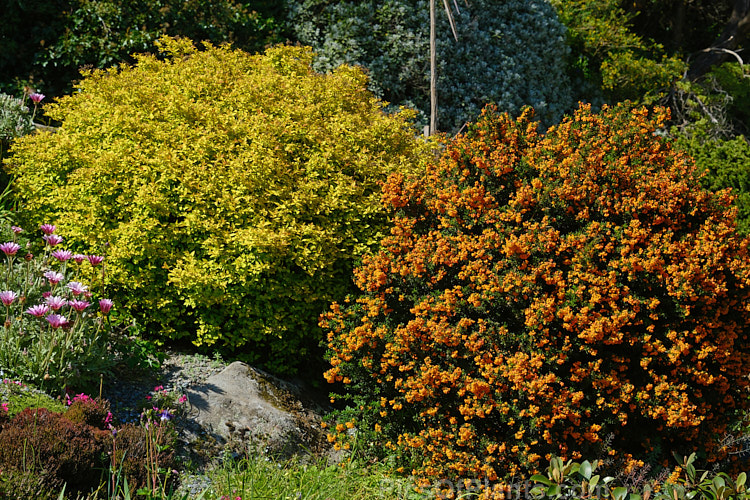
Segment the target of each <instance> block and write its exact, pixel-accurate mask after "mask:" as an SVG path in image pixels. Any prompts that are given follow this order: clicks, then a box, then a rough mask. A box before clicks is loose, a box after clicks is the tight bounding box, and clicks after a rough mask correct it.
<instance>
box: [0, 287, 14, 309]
mask: <svg viewBox="0 0 750 500" xmlns="http://www.w3.org/2000/svg"><path fill="white" fill-rule="evenodd" d="M16 297H17V295H16V292H13V291H11V290H5V291H3V292H0V301H2V303H3V305H4V306H5V307H8V306H9V305H11V304H12V303H13V301H14V300H16Z"/></svg>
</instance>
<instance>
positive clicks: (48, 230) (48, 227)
mask: <svg viewBox="0 0 750 500" xmlns="http://www.w3.org/2000/svg"><path fill="white" fill-rule="evenodd" d="M39 229H41V230H42V232H43V233H44V234H52V233H54V232H55V229H57V226H55V225H53V224H42V225H41V226H39Z"/></svg>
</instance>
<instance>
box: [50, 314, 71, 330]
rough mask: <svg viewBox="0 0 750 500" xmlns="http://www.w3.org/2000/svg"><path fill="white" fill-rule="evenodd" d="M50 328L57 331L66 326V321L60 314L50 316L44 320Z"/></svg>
mask: <svg viewBox="0 0 750 500" xmlns="http://www.w3.org/2000/svg"><path fill="white" fill-rule="evenodd" d="M45 319H46V320H47V322H48V323H49V324H50V326H51V327H52V328H54V329H55V330H57V329H58V328H60V327H61V326H65V325H67V324H68V320H67V319H66V318H65V316H63V315H61V314H50V315H49V316H47V318H45Z"/></svg>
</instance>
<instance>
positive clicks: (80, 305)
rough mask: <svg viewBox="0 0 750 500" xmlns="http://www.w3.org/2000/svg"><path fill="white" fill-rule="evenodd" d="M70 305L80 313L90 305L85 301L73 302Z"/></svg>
mask: <svg viewBox="0 0 750 500" xmlns="http://www.w3.org/2000/svg"><path fill="white" fill-rule="evenodd" d="M68 305H69V306H70V307H72V308H73V309H74V310H76V311H78V312H83V311H85V310H86V308H87V307H88V306H89V305H90V304H89V303H88V302H86V301H85V300H71V301H69V302H68Z"/></svg>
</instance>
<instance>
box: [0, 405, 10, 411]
mask: <svg viewBox="0 0 750 500" xmlns="http://www.w3.org/2000/svg"><path fill="white" fill-rule="evenodd" d="M0 410H3V411H4V412H5V413H8V411H9V410H8V403H0Z"/></svg>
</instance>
